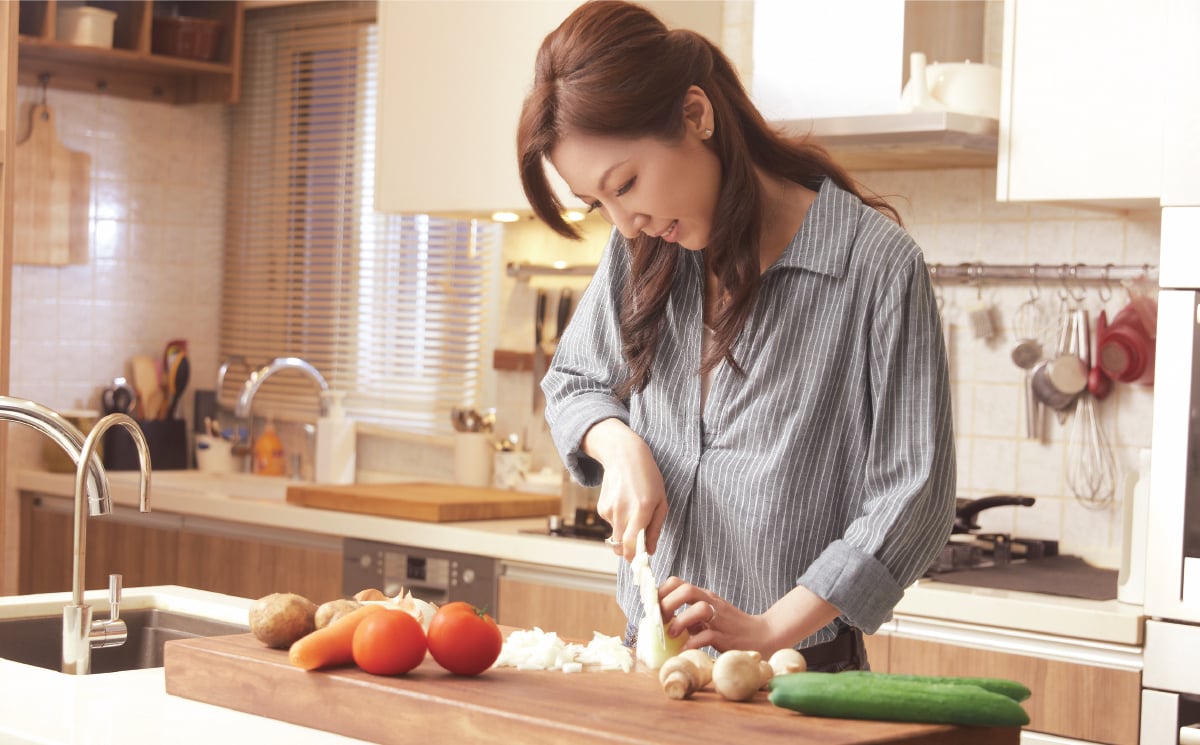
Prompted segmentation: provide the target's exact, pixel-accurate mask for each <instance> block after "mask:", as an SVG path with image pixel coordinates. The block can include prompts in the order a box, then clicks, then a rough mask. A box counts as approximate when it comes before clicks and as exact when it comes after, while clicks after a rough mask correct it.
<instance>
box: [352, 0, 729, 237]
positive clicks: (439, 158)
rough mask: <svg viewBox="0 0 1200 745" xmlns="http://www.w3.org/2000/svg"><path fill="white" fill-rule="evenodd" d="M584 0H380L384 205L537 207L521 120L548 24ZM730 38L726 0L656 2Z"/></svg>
mask: <svg viewBox="0 0 1200 745" xmlns="http://www.w3.org/2000/svg"><path fill="white" fill-rule="evenodd" d="M578 5H579V0H520V2H499V1H498V0H463V1H460V0H453V1H451V0H414V1H412V2H397V1H396V0H383V1H382V2H380V3H379V60H380V69H379V104H378V105H379V111H378V117H377V127H378V129H377V133H376V176H375V184H376V191H375V205H376V209H379V210H381V211H384V212H408V213H414V212H431V213H443V214H445V213H469V214H490V213H491V212H493V211H496V210H526V211H527V210H528V209H529V203H528V202H527V201H526V199H525V194H524V192H523V191H522V190H521V182H520V179H519V177H518V175H517V158H516V130H517V118H518V116H519V114H520V110H521V103H522V101H523V99H524V97H525V94H526V92H527V91H528V89H529V85H530V83H531V82H532V80H533V62H534V57H535V56H536V54H537V49H538V47H539V46H540V45H541V43H542V39H543V38H545V36H546V34H548V33H550V32H551V31H552V30H554V28H556V27H557V26H558V24H559V23H561V22H562V20H563V19H564V18H566V17H567V16H568V15H569V14H570V13H571V11H572V10H573V9H574V8H575V7H576V6H578ZM645 5H646V6H647V7H649V8H650V9H651V10H653V11H655V12H657V13H658V14H659V15H660V17H661V18H662V19H663V21H664V22H665V23H666V24H667V25H668V26H671V27H687V28H692V29H694V30H696V31H699V32H700V33H702V34H704V35H705V36H708V37H709V38H710V39H712V40H714V41H715V42H717V43H720V40H721V37H722V30H723V28H722V24H723V22H724V19H723V12H722V9H723V6H724V3H723V2H718V1H717V0H693V1H689V2H684V1H674V0H672V1H671V2H657V3H656V2H649V3H645Z"/></svg>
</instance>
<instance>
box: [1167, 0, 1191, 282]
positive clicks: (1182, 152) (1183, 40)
mask: <svg viewBox="0 0 1200 745" xmlns="http://www.w3.org/2000/svg"><path fill="white" fill-rule="evenodd" d="M1197 39H1200V3H1197V2H1196V0H1168V2H1167V43H1166V50H1167V51H1166V55H1167V60H1166V66H1165V68H1164V71H1165V72H1164V74H1165V75H1166V90H1165V93H1164V100H1165V112H1166V113H1165V119H1166V129H1165V135H1164V142H1163V181H1162V204H1163V206H1164V207H1195V206H1200V177H1197V174H1200V137H1197V134H1198V133H1200V44H1197V43H1196V40H1197ZM1193 286H1194V285H1193Z"/></svg>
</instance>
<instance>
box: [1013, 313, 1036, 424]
mask: <svg viewBox="0 0 1200 745" xmlns="http://www.w3.org/2000/svg"><path fill="white" fill-rule="evenodd" d="M1042 325H1043V321H1042V310H1041V306H1040V305H1038V303H1037V298H1036V297H1033V296H1031V297H1029V298H1028V299H1027V300H1026V301H1025V302H1023V303H1021V305H1020V306H1018V307H1017V312H1016V313H1015V314H1014V315H1013V332H1014V333H1015V334H1016V336H1017V343H1016V344H1014V345H1013V348H1012V352H1011V356H1012V361H1013V364H1015V365H1016V366H1017V367H1019V368H1021V369H1022V370H1024V371H1025V437H1026V438H1027V439H1030V440H1039V439H1041V436H1042V432H1041V430H1042V428H1041V423H1042V404H1041V402H1040V401H1038V399H1037V396H1035V395H1034V392H1033V372H1032V371H1033V368H1034V367H1035V366H1036V365H1037V363H1038V362H1039V361H1040V360H1041V359H1042V342H1041V341H1040V340H1039V339H1038V336H1039V335H1040V333H1041V328H1042Z"/></svg>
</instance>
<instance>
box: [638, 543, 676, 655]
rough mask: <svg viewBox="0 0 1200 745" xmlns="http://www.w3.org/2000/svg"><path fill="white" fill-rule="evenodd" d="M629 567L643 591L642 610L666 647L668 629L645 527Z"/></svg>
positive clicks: (660, 645) (660, 641) (661, 645)
mask: <svg viewBox="0 0 1200 745" xmlns="http://www.w3.org/2000/svg"><path fill="white" fill-rule="evenodd" d="M629 568H630V570H631V571H632V572H633V582H634V584H636V585H637V586H638V590H639V591H640V592H641V597H642V610H643V612H645V614H646V618H647V619H649V623H650V624H651V627H652V628H653V629H654V635H655V636H656V637H657V641H658V644H659V647H660V648H666V646H667V631H666V629H665V628H664V627H663V620H662V606H661V605H659V603H658V583H657V582H655V581H654V572H653V570H651V569H650V555H649V554H647V553H646V529H645V528H642V529H641V530H639V531H638V534H637V552H636V553H635V554H634V555H633V561H632V562H630V564H629Z"/></svg>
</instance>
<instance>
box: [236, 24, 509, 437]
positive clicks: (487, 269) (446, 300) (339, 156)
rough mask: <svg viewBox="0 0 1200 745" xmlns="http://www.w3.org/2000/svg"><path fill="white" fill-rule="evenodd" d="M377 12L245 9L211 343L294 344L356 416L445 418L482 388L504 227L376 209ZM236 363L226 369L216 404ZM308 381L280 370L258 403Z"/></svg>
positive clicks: (268, 403)
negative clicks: (217, 321) (220, 294)
mask: <svg viewBox="0 0 1200 745" xmlns="http://www.w3.org/2000/svg"><path fill="white" fill-rule="evenodd" d="M374 17H375V4H374V3H357V2H356V3H318V4H305V5H300V6H292V7H281V8H273V9H267V10H261V11H255V12H254V13H251V14H248V15H247V22H246V31H245V34H246V38H245V58H244V60H243V83H242V98H241V101H240V103H239V104H238V105H237V106H236V107H235V108H234V109H233V113H232V132H233V138H232V143H231V149H230V158H231V164H230V186H229V205H228V211H227V213H228V218H227V219H228V226H227V238H226V248H225V269H224V277H223V284H224V288H225V290H224V298H223V300H224V302H223V304H222V320H221V353H222V355H223V356H226V357H228V356H232V355H240V356H242V357H244V358H245V359H247V360H249V361H250V362H251V364H254V365H261V364H264V363H266V362H267V361H268V360H270V359H271V358H274V357H278V356H296V357H302V358H304V359H306V360H308V361H309V362H311V363H312V364H313V365H314V366H316V368H317V369H318V370H320V371H321V373H322V374H323V375H324V376H325V378H326V379H327V380H328V381H329V384H330V386H331V387H333V388H335V389H338V390H343V391H345V392H346V394H347V395H346V408H347V410H348V411H349V413H350V414H351V415H352V416H353V417H354V418H356V419H358V420H359V421H366V422H374V423H378V424H381V425H385V426H389V427H392V428H395V429H400V430H405V431H409V432H415V433H423V434H442V433H447V434H448V433H449V432H450V430H451V427H450V420H449V417H448V415H447V412H448V411H449V409H450V408H451V407H454V406H469V405H474V404H475V403H476V400H477V399H478V397H479V395H480V387H481V383H482V381H481V377H482V353H483V340H484V339H485V338H487V337H488V336H489V334H490V331H491V330H490V329H489V328H488V327H487V322H488V321H487V319H488V318H489V317H490V316H489V314H486V313H485V308H486V304H487V302H488V300H489V298H490V294H491V289H492V286H493V282H494V280H493V278H494V277H496V276H497V275H498V271H499V254H500V244H501V237H502V236H501V230H502V229H501V227H500V226H499V225H496V224H494V223H490V222H484V221H473V220H453V219H447V218H436V217H431V216H428V215H403V216H401V215H384V214H380V213H377V212H375V211H374V208H373V204H374V184H375V172H374V167H375V88H376V86H375V65H376V60H377V38H376V29H375V24H374ZM493 315H494V314H493ZM245 375H246V371H245V370H238V369H237V368H233V369H231V370H230V375H229V377H228V379H227V385H226V387H225V389H224V391H222V392H221V393H222V403H223V404H224V405H226V406H232V405H233V403H234V401H235V398H236V395H237V390H238V389H240V383H241V382H242V381H244V380H245ZM313 392H314V388H313V385H312V383H311V382H310V381H308V380H306V379H305V378H304V377H303V376H300V375H297V374H293V373H281V374H279V375H278V376H277V377H273V378H272V379H271V382H270V383H268V384H267V385H266V386H264V388H263V389H262V392H261V393H260V394H259V396H258V397H257V398H256V403H255V410H256V411H263V410H268V411H271V412H273V413H275V414H277V415H283V416H288V415H291V416H295V417H297V418H301V417H303V418H312V417H315V416H316V410H317V399H316V396H315V395H314V393H313ZM259 402H262V403H261V406H260V403H259Z"/></svg>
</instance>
